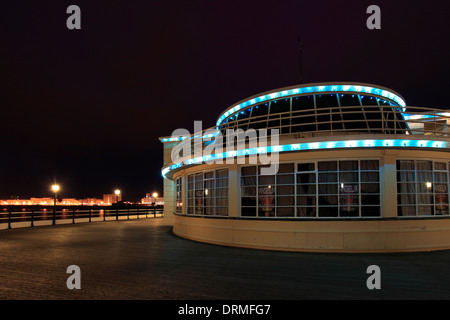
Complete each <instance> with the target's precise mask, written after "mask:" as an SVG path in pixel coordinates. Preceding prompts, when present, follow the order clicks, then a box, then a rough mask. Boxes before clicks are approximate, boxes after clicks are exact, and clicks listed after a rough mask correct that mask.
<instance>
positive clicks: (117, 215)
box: [114, 189, 120, 220]
mask: <svg viewBox="0 0 450 320" xmlns="http://www.w3.org/2000/svg"><path fill="white" fill-rule="evenodd" d="M114 194H115V195H116V220H119V196H120V190H119V189H116V190H114Z"/></svg>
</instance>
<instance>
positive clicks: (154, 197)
mask: <svg viewBox="0 0 450 320" xmlns="http://www.w3.org/2000/svg"><path fill="white" fill-rule="evenodd" d="M152 197H153V201H152V205H153V215H154V216H155V217H156V198H158V192H153V194H152Z"/></svg>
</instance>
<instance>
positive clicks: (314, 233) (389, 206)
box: [160, 82, 450, 252]
mask: <svg viewBox="0 0 450 320" xmlns="http://www.w3.org/2000/svg"><path fill="white" fill-rule="evenodd" d="M449 124H450V112H449V111H446V110H438V109H431V108H425V107H412V106H408V105H406V103H405V101H404V99H403V98H402V97H401V96H400V95H399V94H398V93H396V92H394V91H392V90H390V89H388V88H383V87H380V86H376V85H372V84H364V83H340V82H335V83H318V84H305V85H300V86H293V87H286V88H281V89H277V90H273V91H270V92H264V93H261V94H258V95H255V96H252V97H249V98H246V99H244V100H242V101H240V102H238V103H236V104H235V105H233V106H230V107H229V108H228V109H226V110H224V112H222V113H221V114H220V115H219V117H218V120H217V122H216V125H215V127H213V128H209V129H208V130H203V131H202V132H196V133H193V134H192V135H189V136H187V135H184V136H182V137H178V136H171V137H162V138H160V140H161V141H162V142H163V144H164V167H163V169H162V174H163V176H164V200H165V208H164V210H165V212H164V214H165V219H166V222H167V224H172V225H173V230H174V233H175V234H177V235H179V236H182V237H185V238H189V239H193V240H197V241H203V242H208V243H215V244H222V245H232V246H243V247H251V248H260V249H274V250H297V251H326V252H388V251H420V250H438V249H448V248H450V212H449V181H450V177H449V170H450V153H449V151H450V136H449V132H448V127H449ZM187 126H192V125H189V124H187ZM227 129H228V131H227ZM237 129H242V130H243V132H245V133H246V134H247V138H246V139H245V144H239V142H234V144H232V145H226V139H227V138H229V137H230V132H237V131H236V130H237ZM252 129H254V130H252ZM263 129H267V130H268V133H271V131H270V129H277V130H278V132H279V136H278V137H275V136H272V137H271V139H268V142H269V144H267V145H266V146H264V145H262V144H261V142H262V141H263V140H262V139H261V137H262V136H261V133H262V132H264V131H261V130H263ZM252 131H253V132H255V131H256V132H257V133H258V134H259V135H258V136H257V137H258V139H254V136H252V135H251V134H250V133H251V132H252ZM227 134H228V135H227ZM220 137H223V141H221V140H220V139H219V138H220ZM244 138H245V137H244ZM243 141H244V140H243ZM255 143H256V144H255ZM232 146H234V151H233V150H232V151H229V149H227V147H230V148H231V147H232ZM275 156H277V159H275ZM270 157H272V158H270ZM268 159H271V162H269V163H268V162H267V160H268ZM275 160H277V163H278V166H277V169H278V170H277V172H276V173H275V174H269V175H267V174H265V172H264V170H266V169H267V168H268V167H270V166H271V165H272V164H273V163H274V161H275Z"/></svg>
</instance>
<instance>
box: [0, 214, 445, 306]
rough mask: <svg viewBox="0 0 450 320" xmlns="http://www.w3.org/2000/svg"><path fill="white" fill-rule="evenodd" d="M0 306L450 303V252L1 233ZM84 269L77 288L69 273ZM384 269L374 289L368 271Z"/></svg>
mask: <svg viewBox="0 0 450 320" xmlns="http://www.w3.org/2000/svg"><path fill="white" fill-rule="evenodd" d="M0 253H1V256H0V299H3V300H4V299H12V300H24V299H26V300H30V299H52V300H53V299H57V300H58V299H62V300H68V299H96V300H112V299H120V300H128V299H133V300H141V299H153V300H173V299H192V300H203V299H213V300H215V299H223V300H230V299H238V300H241V299H246V300H247V299H248V300H265V299H275V300H292V299H295V300H297V299H449V298H450V272H449V266H450V251H435V252H426V253H401V254H316V253H291V252H276V251H263V250H252V249H245V248H233V247H222V246H215V245H210V244H204V243H198V242H194V241H189V240H186V239H182V238H179V237H177V236H175V235H173V234H172V232H171V228H170V227H167V226H164V225H163V224H162V219H161V218H149V219H139V220H126V221H125V220H122V221H107V222H93V223H89V224H69V225H56V226H42V227H35V228H17V229H11V230H2V231H0ZM70 265H77V266H79V267H80V269H81V290H69V289H67V287H66V280H67V278H68V277H69V274H67V273H66V269H67V267H68V266H70ZM370 265H378V266H379V267H380V268H381V289H380V290H376V289H374V290H369V289H368V288H367V286H366V280H367V278H368V277H369V275H368V274H367V273H366V270H367V267H368V266H370Z"/></svg>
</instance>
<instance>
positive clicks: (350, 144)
mask: <svg viewBox="0 0 450 320" xmlns="http://www.w3.org/2000/svg"><path fill="white" fill-rule="evenodd" d="M374 147H383V148H384V147H397V148H398V147H402V148H437V149H450V141H436V140H407V139H384V140H370V139H366V140H345V141H322V142H306V143H293V144H285V145H278V146H270V147H259V148H250V149H242V150H236V151H228V152H222V153H218V154H213V155H209V156H202V157H197V158H191V159H188V160H185V161H181V162H178V163H175V164H172V165H170V166H168V167H166V168H164V169H163V170H162V176H163V177H164V178H165V177H166V174H167V173H168V172H169V171H172V170H175V169H177V168H181V167H182V166H184V165H193V164H201V163H203V162H205V161H213V160H217V159H229V158H235V157H239V156H245V155H255V154H264V153H272V152H288V151H302V150H323V149H335V148H347V149H348V148H374Z"/></svg>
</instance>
